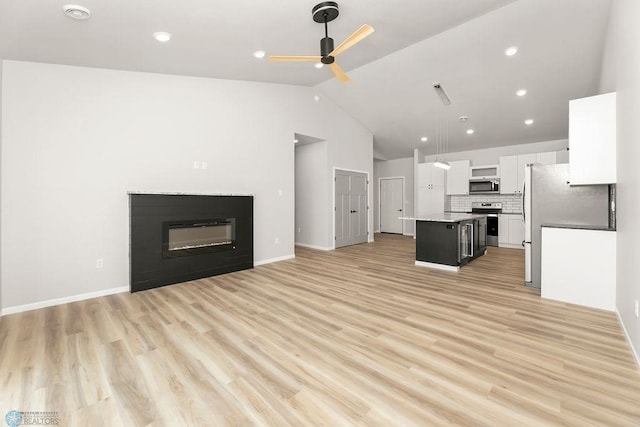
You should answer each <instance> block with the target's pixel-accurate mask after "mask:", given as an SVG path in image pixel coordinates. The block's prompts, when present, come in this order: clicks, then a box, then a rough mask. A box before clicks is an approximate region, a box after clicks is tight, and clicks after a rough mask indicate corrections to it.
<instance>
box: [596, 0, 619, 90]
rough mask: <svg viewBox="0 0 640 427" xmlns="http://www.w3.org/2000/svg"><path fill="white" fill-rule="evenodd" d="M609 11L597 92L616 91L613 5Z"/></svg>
mask: <svg viewBox="0 0 640 427" xmlns="http://www.w3.org/2000/svg"><path fill="white" fill-rule="evenodd" d="M613 3H614V2H612V6H611V11H610V12H609V23H608V24H607V34H606V38H605V42H604V51H603V52H602V64H601V66H600V85H599V93H610V92H615V91H616V58H615V50H616V34H615V31H614V28H613V26H614V22H615V13H613V9H614V6H613Z"/></svg>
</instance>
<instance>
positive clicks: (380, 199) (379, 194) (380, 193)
mask: <svg viewBox="0 0 640 427" xmlns="http://www.w3.org/2000/svg"><path fill="white" fill-rule="evenodd" d="M398 178H400V179H401V180H402V213H403V215H402V216H406V215H404V213H405V211H404V205H405V203H404V176H385V177H384V178H378V230H380V233H382V180H383V179H398ZM401 221H402V235H403V236H404V220H401Z"/></svg>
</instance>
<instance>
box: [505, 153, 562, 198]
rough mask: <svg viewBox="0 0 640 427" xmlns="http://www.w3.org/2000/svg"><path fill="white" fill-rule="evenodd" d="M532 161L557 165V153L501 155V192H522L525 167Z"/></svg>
mask: <svg viewBox="0 0 640 427" xmlns="http://www.w3.org/2000/svg"><path fill="white" fill-rule="evenodd" d="M532 163H539V164H543V165H555V164H556V153H555V151H551V152H548V153H533V154H521V155H519V156H503V157H500V194H521V193H522V186H523V184H524V169H525V167H526V166H527V165H530V164H532Z"/></svg>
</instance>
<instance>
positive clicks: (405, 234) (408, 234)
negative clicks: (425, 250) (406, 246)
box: [402, 233, 413, 237]
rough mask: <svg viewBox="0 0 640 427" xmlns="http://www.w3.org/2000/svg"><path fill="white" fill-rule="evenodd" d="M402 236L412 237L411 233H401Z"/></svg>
mask: <svg viewBox="0 0 640 427" xmlns="http://www.w3.org/2000/svg"><path fill="white" fill-rule="evenodd" d="M402 235H403V236H411V237H413V233H402Z"/></svg>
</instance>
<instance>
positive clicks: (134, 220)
mask: <svg viewBox="0 0 640 427" xmlns="http://www.w3.org/2000/svg"><path fill="white" fill-rule="evenodd" d="M129 208H130V231H131V233H130V268H131V271H130V286H131V292H137V291H141V290H145V289H151V288H155V287H159V286H164V285H169V284H173V283H180V282H186V281H189V280H194V279H200V278H203V277H210V276H214V275H217V274H223V273H229V272H232V271H238V270H244V269H247V268H252V267H253V197H252V196H214V195H186V194H144V193H130V194H129Z"/></svg>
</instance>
